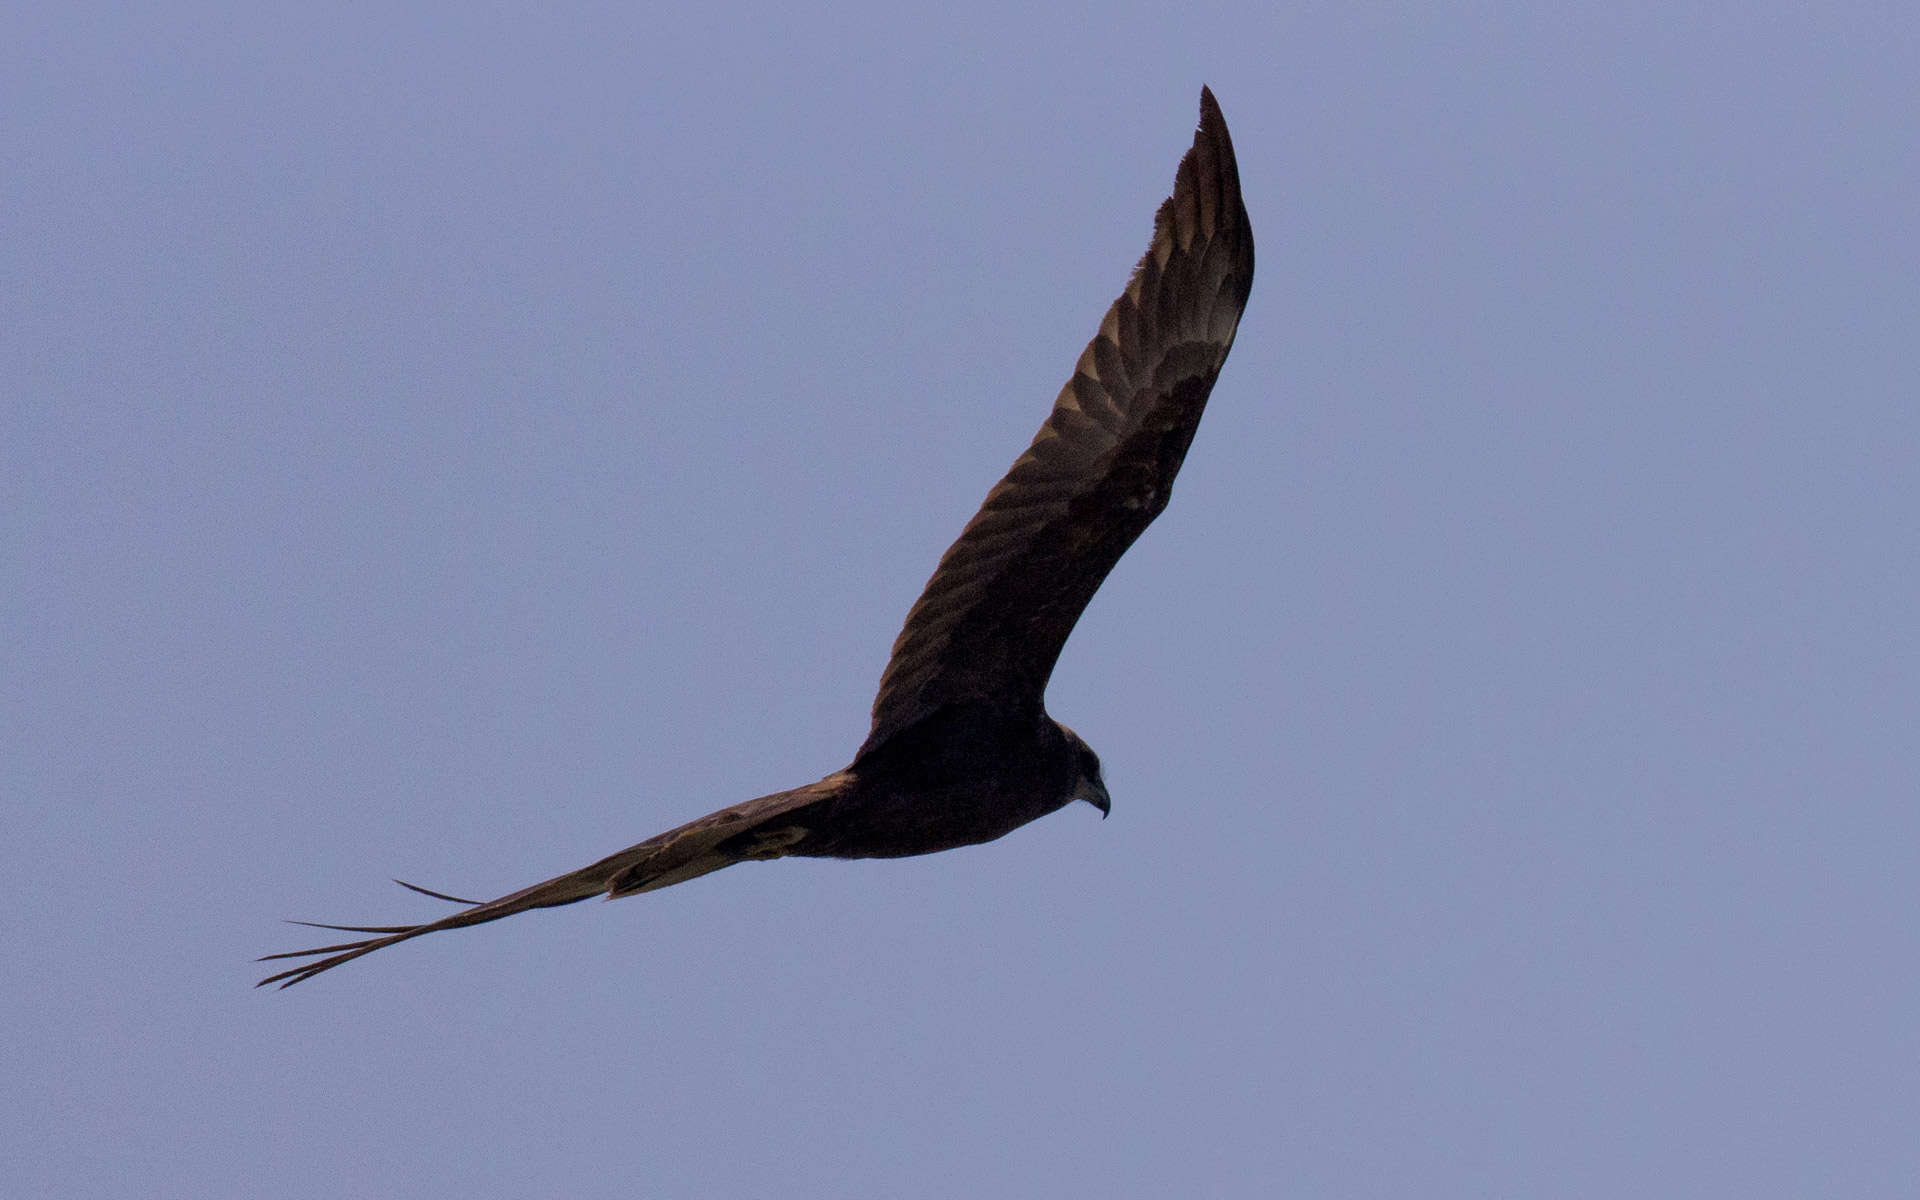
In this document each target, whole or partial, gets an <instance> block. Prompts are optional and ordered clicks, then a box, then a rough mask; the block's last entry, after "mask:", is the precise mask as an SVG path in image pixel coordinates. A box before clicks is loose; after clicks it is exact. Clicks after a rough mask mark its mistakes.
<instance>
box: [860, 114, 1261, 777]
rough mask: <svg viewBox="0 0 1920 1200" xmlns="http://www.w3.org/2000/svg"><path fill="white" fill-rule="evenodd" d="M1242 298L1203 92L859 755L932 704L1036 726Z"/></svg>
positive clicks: (905, 651) (951, 552)
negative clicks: (1165, 192) (1116, 288)
mask: <svg viewBox="0 0 1920 1200" xmlns="http://www.w3.org/2000/svg"><path fill="white" fill-rule="evenodd" d="M1252 285H1253V230H1252V227H1251V226H1250V225H1249V224H1248V222H1247V210H1246V208H1245V206H1244V205H1243V204H1242V203H1241V201H1240V172H1239V168H1238V165H1237V164H1236V163H1235V161H1234V157H1233V142H1232V140H1231V139H1230V138H1229V137H1228V136H1227V123H1226V120H1225V119H1224V118H1223V117H1222V116H1221V115H1220V106H1219V104H1217V103H1216V102H1215V101H1214V98H1213V93H1212V92H1211V91H1208V90H1207V89H1205V88H1202V89H1201V90H1200V128H1199V130H1198V131H1197V132H1196V133H1195V134H1194V138H1193V147H1192V148H1191V149H1190V150H1188V151H1187V153H1186V156H1185V157H1184V158H1182V159H1181V160H1180V168H1179V171H1178V173H1177V174H1176V175H1175V177H1174V187H1173V195H1171V196H1169V197H1168V198H1167V200H1166V202H1165V203H1164V204H1162V205H1161V206H1160V211H1159V213H1158V214H1157V215H1156V216H1155V217H1154V222H1153V244H1152V245H1150V246H1149V247H1148V248H1147V253H1146V255H1145V256H1144V257H1143V258H1141V260H1140V264H1139V265H1138V266H1136V267H1135V268H1134V270H1133V279H1132V280H1131V282H1129V283H1128V284H1127V290H1126V291H1125V292H1123V293H1122V294H1121V296H1120V298H1119V299H1118V300H1115V301H1114V302H1113V307H1112V308H1110V309H1108V310H1107V315H1106V319H1105V320H1103V321H1101V322H1100V332H1099V333H1098V334H1096V335H1094V339H1093V341H1092V342H1090V343H1088V345H1087V348H1086V350H1085V352H1084V353H1082V354H1081V355H1080V361H1079V363H1078V364H1077V365H1076V366H1075V367H1074V373H1073V378H1072V379H1069V380H1068V381H1067V385H1066V386H1065V387H1064V388H1062V389H1061V390H1060V395H1059V398H1058V399H1056V400H1055V401H1054V405H1053V412H1052V414H1051V415H1049V416H1048V417H1047V420H1046V423H1045V424H1043V425H1042V426H1041V427H1040V432H1039V434H1038V435H1036V436H1035V437H1034V439H1033V444H1032V445H1031V446H1029V447H1027V452H1026V453H1025V454H1022V455H1021V456H1020V458H1019V460H1018V461H1016V462H1015V463H1014V464H1013V468H1012V469H1011V470H1010V471H1008V472H1007V476H1006V478H1004V479H1002V480H1001V481H1000V482H999V483H998V484H996V485H995V486H994V488H993V490H992V491H991V492H989V493H987V499H986V502H985V503H984V504H982V505H981V507H980V511H979V513H977V514H976V515H975V516H974V518H973V520H972V521H969V522H968V523H967V527H966V529H965V530H964V531H962V533H961V534H960V539H959V540H958V541H956V542H955V543H954V544H953V545H952V546H951V547H949V548H948V550H947V553H946V555H945V556H944V557H942V558H941V560H940V565H939V566H938V567H937V568H935V570H934V572H933V578H932V579H930V580H928V581H927V587H926V590H925V591H924V592H922V593H921V595H920V599H919V600H918V601H916V602H915V604H914V606H913V608H912V610H911V611H909V612H908V613H907V623H906V627H905V628H903V629H902V630H901V631H900V636H899V638H898V639H896V640H895V642H894V644H893V655H892V657H891V659H890V660H889V661H888V663H887V669H886V672H885V674H883V675H882V676H881V679H880V694H879V695H878V696H877V697H876V698H875V699H874V703H873V730H872V732H871V733H870V734H868V736H867V742H866V745H864V746H863V747H861V753H862V754H865V753H866V752H867V751H868V750H871V749H873V748H874V747H876V746H878V745H880V744H881V743H882V742H884V741H886V740H887V738H889V737H891V736H892V735H893V734H895V733H898V732H899V731H900V730H902V729H905V728H906V727H907V726H909V725H912V724H913V723H914V722H916V721H918V720H920V719H921V718H923V717H925V716H927V715H929V714H931V713H932V712H934V711H935V710H937V709H939V708H940V707H942V706H943V705H947V704H953V703H956V702H964V701H970V700H971V701H981V700H985V701H987V702H990V703H993V704H997V705H1009V706H1016V707H1023V706H1029V705H1030V706H1031V707H1032V708H1033V709H1034V711H1035V712H1036V713H1037V712H1038V711H1039V709H1040V706H1041V697H1042V694H1043V693H1044V692H1045V691H1046V686H1047V678H1048V676H1050V675H1051V674H1052V673H1053V664H1054V662H1055V660H1057V659H1058V658H1059V657H1060V648H1061V647H1062V646H1063V645H1065V644H1066V640H1067V635H1068V634H1069V633H1071V632H1072V631H1073V626H1074V622H1076V621H1078V620H1079V619H1080V614H1081V612H1082V611H1083V610H1085V608H1086V606H1087V602H1088V601H1089V600H1091V599H1093V594H1094V592H1095V591H1097V590H1098V589H1099V587H1100V584H1101V581H1102V580H1104V579H1105V578H1106V577H1107V572H1109V571H1111V570H1112V569H1113V565H1114V563H1116V562H1118V561H1119V560H1120V555H1121V554H1122V553H1124V552H1125V551H1126V549H1127V547H1128V546H1130V545H1132V544H1133V540H1134V539H1135V538H1137V537H1139V536H1140V533H1141V531H1142V530H1144V529H1145V528H1146V527H1147V526H1148V524H1149V523H1151V522H1152V521H1153V519H1154V518H1155V517H1157V516H1159V515H1160V510H1161V509H1163V508H1165V507H1166V504H1167V495H1168V490H1169V488H1171V486H1172V484H1173V477H1174V475H1175V474H1176V473H1177V472H1178V471H1179V470H1180V463H1181V460H1182V459H1184V458H1185V457H1186V453H1187V446H1188V445H1189V444H1190V443H1191V442H1192V440H1193V431H1194V429H1195V427H1196V426H1197V425H1198V424H1199V422H1200V414H1201V412H1202V411H1203V410H1204V409H1205V407H1206V403H1207V394H1208V393H1209V392H1211V391H1212V390H1213V381H1214V379H1215V377H1216V376H1218V374H1219V373H1220V366H1221V364H1222V363H1224V362H1225V361H1226V359H1227V351H1228V350H1230V349H1231V348H1232V347H1233V335H1234V331H1235V329H1237V328H1238V327H1239V324H1240V312H1241V309H1242V308H1244V307H1245V306H1246V302H1247V292H1248V290H1249V289H1250V288H1251V287H1252Z"/></svg>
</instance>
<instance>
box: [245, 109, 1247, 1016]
mask: <svg viewBox="0 0 1920 1200" xmlns="http://www.w3.org/2000/svg"><path fill="white" fill-rule="evenodd" d="M1252 284H1253V231H1252V229H1251V227H1250V226H1249V225H1248V223H1247V210H1246V208H1245V207H1244V206H1243V205H1242V204H1241V202H1240V174H1239V169H1238V167H1237V165H1236V164H1235V162H1234V157H1233V142H1232V140H1231V139H1229V138H1228V136H1227V124H1226V121H1225V120H1224V119H1223V118H1222V117H1221V115H1220V106H1219V105H1218V104H1217V103H1215V101H1214V98H1213V93H1212V92H1210V91H1208V90H1207V89H1205V88H1202V89H1201V91H1200V128H1199V130H1198V132H1197V133H1195V135H1194V139H1193V147H1192V149H1190V150H1188V151H1187V153H1186V156H1185V157H1183V158H1182V159H1181V160H1180V167H1179V170H1178V173H1177V174H1176V175H1175V177H1174V186H1173V195H1171V196H1169V197H1168V198H1167V200H1166V202H1165V203H1164V204H1162V205H1161V206H1160V211H1159V213H1158V214H1157V215H1156V216H1155V217H1154V222H1153V243H1152V245H1150V246H1149V247H1148V248H1147V253H1146V255H1145V256H1144V257H1143V258H1141V260H1140V264H1139V265H1138V266H1136V267H1135V268H1134V270H1133V278H1132V279H1131V280H1130V281H1129V282H1128V284H1127V290H1126V291H1125V292H1123V293H1122V294H1121V296H1120V298H1119V299H1118V300H1116V301H1114V303H1113V307H1112V308H1110V309H1108V310H1107V315H1106V318H1105V319H1104V320H1102V321H1101V322H1100V332H1099V333H1097V334H1095V335H1094V338H1093V341H1092V342H1091V343H1089V344H1088V346H1087V348H1086V350H1085V351H1084V352H1083V353H1082V354H1081V355H1080V361H1079V362H1078V363H1077V364H1076V365H1075V367H1074V372H1073V378H1071V379H1069V380H1068V381H1067V385H1066V387H1064V388H1062V389H1061V390H1060V395H1059V398H1058V399H1056V400H1055V401H1054V404H1053V412H1052V413H1051V414H1049V415H1048V417H1047V420H1046V423H1045V424H1043V425H1042V426H1041V427H1040V432H1039V434H1038V435H1037V436H1036V437H1035V438H1034V439H1033V444H1032V445H1030V446H1028V447H1027V451H1026V453H1025V454H1022V455H1021V456H1020V458H1019V459H1018V461H1016V462H1015V463H1014V464H1013V469H1012V470H1010V471H1008V472H1007V476H1006V478H1005V479H1002V480H1001V481H1000V482H999V483H998V484H996V485H994V488H993V490H992V491H991V492H988V493H987V499H986V502H985V503H984V504H983V505H981V507H980V511H979V512H978V513H977V514H976V515H975V516H974V518H973V520H971V521H969V522H968V523H967V527H966V529H965V530H964V531H963V532H962V533H961V534H960V540H958V541H956V542H955V543H954V544H953V545H952V546H951V547H950V548H949V549H948V550H947V553H946V555H945V556H944V557H942V558H941V560H940V565H939V566H938V567H937V568H935V570H934V572H933V578H932V579H930V580H928V581H927V587H926V591H924V592H923V593H921V596H920V599H919V600H918V601H916V602H915V604H914V606H913V609H912V611H910V612H908V613H907V622H906V627H905V628H903V629H902V630H901V631H900V636H899V638H898V639H897V640H896V641H895V642H894V644H893V656H892V658H891V659H890V660H889V661H888V662H887V669H886V672H885V674H883V675H882V676H881V678H880V694H879V695H878V696H877V697H876V698H875V699H874V702H873V730H872V732H871V733H869V734H868V735H867V740H866V742H865V744H863V745H862V746H861V747H860V751H859V753H858V754H856V755H855V756H854V759H853V762H852V763H851V764H849V765H848V766H847V767H846V769H845V770H841V771H835V772H834V773H833V774H831V775H829V776H827V777H826V778H825V779H822V780H820V781H819V782H818V783H810V784H808V785H806V786H805V787H800V788H794V789H793V790H792V791H787V792H775V793H774V794H773V795H771V796H762V797H760V798H759V799H757V800H749V801H747V802H746V803H745V804H736V805H734V806H733V807H732V808H724V809H721V810H720V811H719V812H716V813H711V814H709V815H707V816H704V817H701V818H700V819H699V820H697V821H692V822H689V823H688V824H685V825H682V826H680V827H679V828H678V829H672V830H668V831H667V832H666V833H663V834H660V835H658V836H657V837H652V838H648V839H647V840H646V841H644V842H641V843H640V844H639V845H637V846H632V847H629V848H628V849H625V850H622V851H620V852H619V853H618V854H614V855H611V856H610V857H607V858H603V859H601V860H600V861H599V862H597V863H594V864H593V865H592V866H589V867H582V868H581V869H580V870H578V871H574V872H572V873H570V874H567V875H562V876H560V877H559V878H557V879H549V880H547V881H546V882H545V883H537V884H534V885H533V886H532V887H530V888H524V889H522V890H521V891H517V892H514V893H513V894H512V895H508V896H502V897H500V898H499V899H498V900H490V901H487V902H485V903H480V902H477V901H473V900H462V899H460V898H459V897H457V896H448V895H445V894H443V893H440V892H434V891H428V890H427V889H426V888H420V887H414V885H413V884H403V886H405V887H409V888H412V889H413V890H414V891H417V892H423V893H425V894H426V895H429V896H433V897H436V898H438V899H442V900H449V901H453V902H454V903H458V904H465V905H468V906H469V907H468V908H467V909H466V910H464V911H462V912H457V913H454V914H453V915H452V916H448V917H443V918H441V919H440V920H438V921H429V922H427V923H426V924H423V925H393V926H362V925H320V926H317V927H318V928H321V929H339V930H343V931H346V932H349V933H367V934H373V935H376V936H373V937H369V938H366V939H365V940H362V941H356V942H345V943H342V944H340V945H336V946H318V947H315V948H314V949H311V950H295V951H291V952H289V953H285V954H270V955H267V956H266V958H264V959H262V960H261V961H263V962H264V961H267V960H269V959H283V958H311V959H315V960H316V961H312V962H307V963H304V964H302V965H300V966H297V967H293V968H291V969H289V970H285V971H282V972H280V973H279V974H277V975H270V976H268V977H267V978H265V979H263V980H261V981H260V982H261V983H262V984H268V983H276V982H277V983H280V985H281V986H282V987H291V986H292V985H293V984H296V983H299V982H300V981H301V980H303V979H308V978H311V977H312V976H315V975H318V974H319V973H320V972H322V971H325V970H329V969H330V968H333V967H337V966H339V965H340V964H341V963H344V962H347V961H348V960H350V959H355V958H359V957H360V956H361V955H363V954H371V953H372V952H373V951H375V950H378V949H380V948H381V947H383V946H391V945H393V944H394V943H395V942H404V941H406V940H407V939H408V938H412V937H419V936H420V935H421V934H423V933H434V932H437V931H439V930H442V929H458V928H460V927H461V926H463V925H479V924H482V923H483V922H486V921H497V920H499V919H500V918H501V917H510V916H512V915H513V914H515V913H520V912H526V911H527V910H528V909H533V908H552V907H554V906H556V905H561V904H573V903H575V902H577V901H580V900H585V899H588V898H590V897H593V896H600V895H605V896H607V897H609V898H612V897H615V896H630V895H634V894H636V893H639V892H650V891H653V890H654V889H656V888H663V887H669V886H671V885H673V884H676V883H680V882H682V881H684V880H688V879H692V878H694V877H695V876H698V875H705V874H706V873H707V872H709V871H717V870H719V869H720V868H721V867H730V866H732V865H733V864H734V863H738V862H747V861H750V860H755V859H768V858H782V857H785V856H787V855H807V856H813V857H823V858H900V857H904V856H906V855H910V854H931V853H933V852H934V851H936V850H950V849H952V848H954V847H956V846H969V845H973V844H974V843H976V842H989V841H992V840H993V839H994V838H997V837H1000V836H1001V835H1002V834H1005V833H1007V832H1009V831H1011V830H1014V829H1017V828H1019V827H1020V826H1022V825H1025V824H1026V823H1027V822H1028V821H1031V820H1033V819H1035V818H1036V817H1042V816H1045V815H1046V814H1047V813H1050V812H1052V811H1054V810H1055V809H1057V808H1061V807H1063V806H1064V805H1066V804H1068V803H1070V802H1072V801H1074V800H1085V801H1087V802H1088V803H1090V804H1093V805H1094V806H1096V807H1097V808H1099V809H1100V811H1101V812H1102V813H1103V814H1104V813H1105V812H1106V811H1107V809H1108V799H1107V788H1106V784H1105V783H1104V782H1103V781H1102V779H1101V777H1100V759H1099V757H1098V756H1097V755H1095V754H1094V752H1093V751H1092V750H1091V749H1089V748H1088V747H1087V744H1086V743H1085V742H1083V741H1081V740H1080V738H1079V737H1078V736H1077V735H1076V734H1075V733H1074V732H1073V730H1071V729H1068V728H1067V727H1066V726H1065V725H1062V724H1060V723H1059V722H1058V721H1055V720H1054V719H1053V718H1051V717H1049V716H1048V715H1047V710H1046V707H1045V704H1044V703H1043V694H1044V693H1045V691H1046V687H1047V678H1048V676H1050V675H1051V674H1052V673H1053V664H1054V661H1055V660H1056V659H1058V658H1059V657H1060V648H1061V646H1062V645H1064V644H1065V643H1066V640H1067V634H1068V633H1070V632H1071V631H1072V630H1073V625H1074V622H1075V621H1077V620H1079V619H1080V613H1081V611H1082V610H1083V609H1085V608H1086V606H1087V602H1088V601H1089V600H1091V599H1092V598H1093V593H1094V592H1095V591H1096V590H1097V589H1098V588H1099V587H1100V583H1101V581H1102V580H1104V579H1105V578H1106V577H1107V572H1108V571H1110V570H1112V569H1113V565H1114V563H1116V562H1118V561H1119V559H1120V555H1121V554H1122V553H1124V552H1125V551H1126V548H1127V547H1128V546H1130V545H1132V544H1133V540H1134V539H1135V538H1137V537H1139V536H1140V532H1141V531H1142V530H1144V529H1145V528H1146V527H1147V525H1148V524H1149V523H1151V522H1152V521H1153V519H1154V518H1155V517H1156V516H1158V515H1160V510H1161V509H1163V508H1165V507H1166V505H1167V495H1168V491H1169V489H1170V488H1171V487H1172V485H1173V477H1174V475H1175V474H1176V473H1177V472H1178V471H1179V470H1180V463H1181V460H1183V459H1184V458H1185V457H1186V454H1187V446H1188V445H1189V444H1190V443H1191V442H1192V441H1193V432H1194V429H1195V428H1196V427H1197V426H1198V425H1199V423H1200V414H1201V412H1202V410H1203V409H1205V407H1206V403H1207V394H1208V393H1209V392H1211V391H1212V390H1213V381H1214V379H1215V377H1217V376H1218V375H1219V373H1220V367H1221V364H1222V363H1224V362H1225V361H1226V358H1227V351H1228V350H1229V349H1231V348H1232V346H1233V335H1234V331H1235V329H1236V328H1237V327H1238V326H1239V323H1240V311H1241V309H1242V308H1243V307H1245V305H1246V301H1247V292H1248V290H1249V288H1251V286H1252ZM297 923H298V924H312V923H311V922H297Z"/></svg>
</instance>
